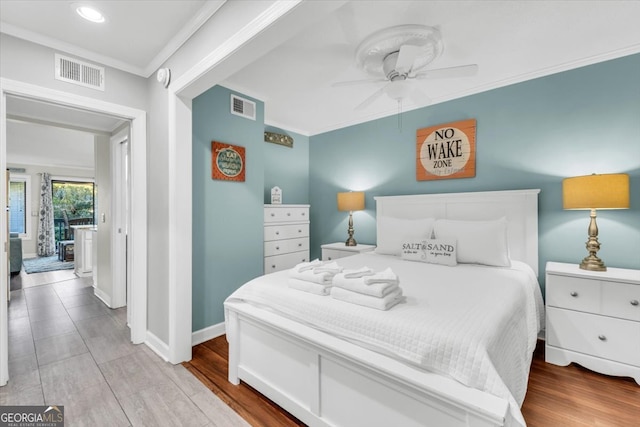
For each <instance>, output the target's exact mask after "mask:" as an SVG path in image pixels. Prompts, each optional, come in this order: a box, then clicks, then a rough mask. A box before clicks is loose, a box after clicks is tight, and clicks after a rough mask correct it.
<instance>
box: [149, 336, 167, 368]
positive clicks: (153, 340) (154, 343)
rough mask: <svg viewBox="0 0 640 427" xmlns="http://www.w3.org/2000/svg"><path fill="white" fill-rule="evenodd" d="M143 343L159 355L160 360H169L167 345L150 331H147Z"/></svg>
mask: <svg viewBox="0 0 640 427" xmlns="http://www.w3.org/2000/svg"><path fill="white" fill-rule="evenodd" d="M144 343H145V344H146V345H147V347H149V348H150V349H151V350H153V352H154V353H155V354H157V355H158V356H160V357H161V358H162V360H164V361H165V362H168V361H169V346H168V345H167V344H165V343H164V341H162V340H161V339H160V338H158V337H157V336H155V335H154V334H153V333H152V332H151V331H147V337H146V339H145V341H144Z"/></svg>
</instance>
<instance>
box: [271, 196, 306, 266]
mask: <svg viewBox="0 0 640 427" xmlns="http://www.w3.org/2000/svg"><path fill="white" fill-rule="evenodd" d="M305 261H309V205H264V273H265V274H267V273H273V272H275V271H280V270H286V269H288V268H291V267H293V266H295V265H296V264H298V263H301V262H305Z"/></svg>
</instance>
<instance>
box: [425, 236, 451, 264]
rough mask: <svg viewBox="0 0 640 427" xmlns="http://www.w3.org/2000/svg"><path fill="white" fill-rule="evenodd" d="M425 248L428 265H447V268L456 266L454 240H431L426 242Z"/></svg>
mask: <svg viewBox="0 0 640 427" xmlns="http://www.w3.org/2000/svg"><path fill="white" fill-rule="evenodd" d="M425 246H426V247H425V250H426V254H427V262H428V263H431V264H441V265H448V266H449V267H454V266H456V265H458V261H457V259H458V258H457V257H458V255H457V250H456V246H457V245H456V241H455V240H453V239H432V240H427V241H426V245H425Z"/></svg>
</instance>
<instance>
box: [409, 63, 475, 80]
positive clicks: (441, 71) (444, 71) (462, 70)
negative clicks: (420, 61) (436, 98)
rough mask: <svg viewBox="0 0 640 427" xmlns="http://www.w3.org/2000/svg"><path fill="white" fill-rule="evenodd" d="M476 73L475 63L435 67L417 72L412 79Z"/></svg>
mask: <svg viewBox="0 0 640 427" xmlns="http://www.w3.org/2000/svg"><path fill="white" fill-rule="evenodd" d="M477 73H478V65H477V64H469V65H459V66H457V67H447V68H436V69H433V70H425V71H422V72H420V73H417V74H416V75H415V76H412V77H410V78H413V79H443V78H453V77H469V76H474V75H476V74H477Z"/></svg>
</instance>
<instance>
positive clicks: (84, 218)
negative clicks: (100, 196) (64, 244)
mask: <svg viewBox="0 0 640 427" xmlns="http://www.w3.org/2000/svg"><path fill="white" fill-rule="evenodd" d="M94 187H95V186H94V183H93V182H89V181H75V180H74V181H72V180H70V179H65V180H62V179H55V178H54V179H52V180H51V189H52V201H53V218H54V219H53V222H54V227H55V233H56V241H60V240H71V239H73V226H74V225H89V224H93V223H94V205H95V188H94Z"/></svg>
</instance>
